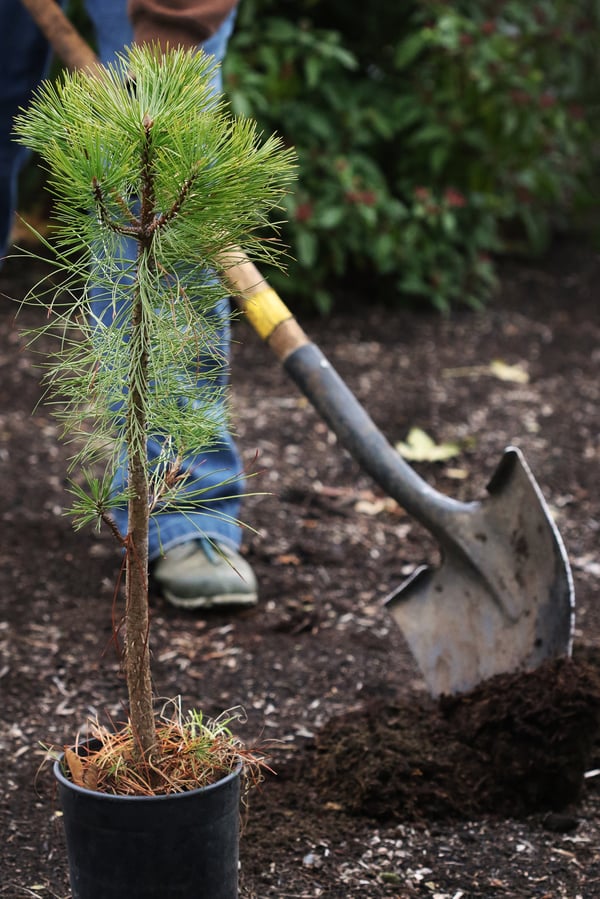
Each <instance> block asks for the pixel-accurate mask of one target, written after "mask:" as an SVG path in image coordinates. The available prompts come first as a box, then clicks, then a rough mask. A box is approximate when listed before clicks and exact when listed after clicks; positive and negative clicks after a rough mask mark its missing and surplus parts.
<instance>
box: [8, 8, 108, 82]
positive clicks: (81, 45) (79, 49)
mask: <svg viewBox="0 0 600 899" xmlns="http://www.w3.org/2000/svg"><path fill="white" fill-rule="evenodd" d="M21 3H22V4H23V6H24V7H25V9H26V10H28V12H29V13H30V15H31V18H32V19H33V20H34V22H35V23H36V25H37V26H38V28H39V29H40V31H41V32H42V34H43V35H44V37H45V38H46V40H47V41H48V43H49V44H50V46H51V47H52V49H53V50H54V52H55V53H56V55H57V56H58V57H59V58H60V59H61V60H62V61H63V63H64V64H65V65H66V66H67V68H68V69H92V70H93V69H95V68H96V67H97V66H98V65H99V61H98V57H97V56H96V54H95V53H94V51H93V50H92V48H91V47H90V45H89V44H88V43H87V41H85V40H84V39H83V38H82V37H81V35H80V34H79V32H78V31H77V29H76V28H75V27H74V26H73V25H72V24H71V22H70V21H69V19H68V18H67V17H66V15H65V14H64V12H63V11H62V9H61V7H60V6H59V5H58V3H54V2H53V0H21Z"/></svg>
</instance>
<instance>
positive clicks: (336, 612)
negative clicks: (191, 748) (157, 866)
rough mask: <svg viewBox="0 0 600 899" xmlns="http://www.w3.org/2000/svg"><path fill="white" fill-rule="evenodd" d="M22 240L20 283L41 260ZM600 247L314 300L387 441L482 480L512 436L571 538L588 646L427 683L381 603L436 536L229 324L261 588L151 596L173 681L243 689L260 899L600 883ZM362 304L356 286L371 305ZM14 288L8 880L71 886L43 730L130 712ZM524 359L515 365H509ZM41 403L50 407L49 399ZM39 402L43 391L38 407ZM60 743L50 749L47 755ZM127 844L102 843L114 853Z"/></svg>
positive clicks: (2, 355)
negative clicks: (451, 687) (463, 295)
mask: <svg viewBox="0 0 600 899" xmlns="http://www.w3.org/2000/svg"><path fill="white" fill-rule="evenodd" d="M39 266H40V267H39V269H38V270H35V271H34V270H32V266H31V264H24V263H23V262H17V261H11V262H10V263H9V264H8V265H7V266H6V267H5V269H4V271H3V272H2V273H1V275H0V279H1V284H0V291H1V292H2V294H4V295H8V296H11V297H13V298H19V297H21V296H22V295H23V294H24V292H25V291H26V289H27V287H28V286H29V285H30V284H31V283H32V281H33V279H34V278H35V276H36V275H38V276H39V274H40V272H41V271H43V263H40V264H39ZM599 276H600V258H598V256H597V254H596V253H595V252H594V251H593V250H591V249H589V248H587V247H585V246H584V245H581V246H578V245H573V244H567V243H565V244H562V245H559V246H557V247H556V248H555V250H554V252H553V253H552V255H551V256H550V257H548V258H547V259H544V260H542V261H540V262H539V263H536V264H531V263H524V262H522V261H521V262H508V263H506V264H505V266H504V269H503V276H502V287H501V292H500V295H499V296H498V298H497V299H496V301H495V302H494V303H492V304H491V305H490V306H488V307H487V308H485V309H483V310H481V311H470V310H457V311H456V312H455V313H453V315H452V316H450V317H448V318H442V317H439V316H437V315H435V314H432V313H427V312H418V311H411V310H393V309H392V308H389V307H386V306H385V303H384V301H385V299H386V298H385V297H377V298H375V299H374V300H373V302H372V303H371V304H370V305H365V302H364V297H363V296H361V294H360V286H359V285H356V284H354V285H348V286H346V287H347V289H348V294H347V296H349V297H350V299H349V300H348V302H347V303H346V304H345V305H343V306H341V307H340V311H338V312H336V313H335V314H334V315H333V316H332V317H330V318H328V319H318V318H316V319H308V320H305V321H304V324H305V327H306V330H307V331H308V332H309V333H310V334H311V336H312V337H313V338H314V339H315V341H316V342H317V344H318V345H319V346H320V347H321V348H322V349H323V350H324V351H325V352H326V354H327V356H328V357H329V358H330V359H331V361H332V362H333V363H334V365H335V366H336V368H337V369H338V371H339V372H340V373H341V375H342V377H344V379H345V380H346V381H347V383H348V384H349V386H350V387H351V388H352V390H353V391H354V392H355V393H356V395H357V396H358V398H359V399H360V400H361V402H363V403H364V405H365V406H366V408H367V409H368V410H369V412H370V414H371V415H372V417H373V418H374V420H375V421H376V423H377V424H378V425H379V426H380V427H381V429H382V430H383V431H384V432H385V433H386V435H387V436H388V437H389V439H390V441H391V442H392V443H395V442H397V441H399V440H405V439H406V435H407V433H408V431H409V429H410V428H411V427H413V426H418V427H420V428H422V429H423V430H425V431H426V432H427V433H428V434H430V435H431V436H432V437H433V438H434V440H435V441H436V442H437V443H440V444H441V443H444V442H451V441H458V442H459V444H460V446H461V452H460V455H459V456H458V457H457V458H455V459H452V460H448V461H446V462H437V463H432V462H416V463H414V464H415V468H416V470H418V472H419V474H421V475H422V476H423V477H424V478H425V479H426V480H427V481H428V482H429V483H431V484H432V486H434V487H436V489H438V490H441V491H443V492H445V493H448V494H450V495H452V496H456V497H457V498H458V499H470V498H478V497H480V496H481V495H482V494H483V493H484V492H485V484H486V483H487V481H488V480H489V478H490V477H491V475H492V473H493V470H494V468H495V466H496V465H497V463H498V462H499V459H500V456H501V453H502V450H503V448H504V447H505V446H507V445H509V444H515V445H518V446H519V447H520V448H521V449H522V450H523V453H524V454H525V457H526V458H527V461H528V463H529V465H530V467H531V468H532V470H533V472H534V473H535V475H536V478H537V480H538V482H539V484H540V487H541V489H542V491H543V493H544V496H545V497H546V499H547V501H548V503H549V505H550V508H551V510H552V513H553V515H554V517H555V519H556V521H557V523H558V526H559V529H560V531H561V534H562V536H563V539H564V541H565V544H566V547H567V550H568V553H569V558H570V561H571V565H572V568H573V575H574V581H575V587H576V597H577V618H576V631H575V651H574V655H573V659H571V660H567V659H560V660H549V661H548V662H546V663H544V664H543V665H541V666H540V667H539V668H537V669H536V670H535V671H532V672H528V673H515V672H512V673H508V674H504V675H499V676H497V677H496V678H493V679H491V680H489V681H485V682H483V683H481V684H479V685H478V686H477V687H476V688H475V689H474V690H473V691H471V692H469V693H467V694H464V695H461V696H453V697H442V698H441V699H440V700H434V699H432V698H431V697H430V696H429V695H428V693H427V691H426V690H425V687H424V683H423V681H422V679H421V676H420V672H419V670H418V668H417V666H416V665H415V662H414V661H413V659H412V657H411V655H410V653H409V651H408V648H407V646H406V644H405V643H404V640H403V637H402V634H401V633H400V632H399V630H398V628H397V627H396V625H395V624H394V623H393V621H391V619H390V618H389V616H388V615H387V613H386V612H385V610H384V608H383V605H382V601H383V599H384V597H385V596H386V595H387V594H388V593H389V591H390V590H391V589H393V588H394V587H395V586H396V585H397V584H398V583H400V582H401V581H402V580H404V579H405V578H406V577H407V576H408V575H409V574H410V573H411V572H412V571H413V570H414V568H415V567H416V566H417V565H419V564H421V563H422V562H424V561H427V562H435V560H436V558H437V548H436V545H435V543H434V542H433V540H432V538H431V537H430V536H429V534H427V533H426V532H425V531H424V530H423V529H422V528H421V527H420V525H418V524H417V523H415V522H414V521H413V520H411V519H410V518H409V517H408V516H407V514H406V513H405V512H404V511H403V510H402V509H401V508H399V507H398V506H397V505H396V504H395V503H394V502H393V501H391V500H390V499H389V498H387V497H385V496H383V495H382V493H381V491H379V490H378V489H377V488H376V487H375V486H374V485H373V483H372V482H371V481H370V480H369V478H368V477H367V476H366V475H365V474H364V473H363V472H361V471H360V470H359V469H358V467H357V466H356V464H355V463H354V462H353V460H352V459H351V458H350V457H349V456H348V454H347V453H346V452H345V451H344V450H343V449H342V448H341V447H340V446H339V445H338V444H337V441H336V439H335V438H334V437H333V436H332V435H331V433H330V432H329V430H328V429H327V427H326V426H325V425H324V424H323V422H322V421H321V420H320V419H319V418H318V416H317V415H316V413H315V412H314V411H313V410H312V409H311V407H310V405H309V404H308V403H307V402H306V400H304V399H303V398H302V397H301V396H299V395H298V393H297V391H296V389H295V388H294V386H293V385H292V384H291V382H289V381H288V380H287V378H286V376H285V374H284V373H283V372H282V371H281V370H280V369H279V368H278V366H277V363H276V362H275V361H273V360H272V359H271V358H269V355H268V352H267V351H266V350H265V349H264V348H263V347H262V346H261V345H260V343H259V341H258V339H257V338H256V337H254V335H252V334H250V333H249V332H248V331H247V330H246V329H245V326H244V325H243V324H242V323H241V322H237V323H236V324H235V345H234V353H233V384H234V392H233V400H234V419H235V425H236V431H237V434H238V440H239V444H240V447H241V448H242V452H243V455H244V459H245V462H246V464H247V466H248V468H249V469H252V470H254V471H256V477H255V478H253V479H252V480H250V481H249V482H248V483H249V490H250V491H251V492H252V494H253V495H251V496H248V497H247V499H246V501H245V505H244V517H245V520H246V521H247V522H248V523H249V525H251V527H252V529H253V530H251V529H249V530H248V532H247V535H246V539H245V545H244V551H245V553H246V554H247V557H248V559H249V561H250V562H251V564H252V565H253V566H254V568H255V570H256V572H257V575H258V577H259V581H260V591H261V595H260V602H259V605H258V607H257V608H256V609H250V610H245V611H241V612H236V613H230V614H221V613H219V614H217V613H214V614H212V613H211V614H204V615H193V614H187V613H182V612H180V611H177V610H175V609H172V608H170V607H168V606H167V605H166V604H165V603H164V601H163V600H162V599H161V598H160V597H159V596H158V595H153V597H152V646H153V654H154V672H155V678H156V690H157V693H158V694H159V695H160V696H165V697H173V696H176V695H181V697H182V701H183V703H184V705H191V706H197V707H202V708H203V709H205V710H206V712H207V713H209V714H217V713H219V712H220V711H221V710H222V709H224V708H234V707H243V709H244V716H245V723H243V724H242V723H241V722H240V727H239V731H240V734H241V736H242V737H244V739H245V740H246V741H247V742H249V743H250V744H261V745H268V746H269V751H270V755H271V764H272V766H273V768H274V770H275V772H276V774H267V776H266V779H265V781H264V783H263V784H262V785H261V786H260V787H259V788H257V789H256V790H254V791H253V792H252V793H251V794H250V796H249V800H248V807H247V809H245V810H244V827H243V836H242V844H241V859H242V866H241V899H270V897H273V899H291V897H293V899H309V897H328V899H349V897H359V896H360V897H361V899H363V897H364V899H379V897H395V899H408V897H430V899H460V897H469V899H471V897H475V899H476V897H485V899H491V897H515V899H522V897H536V899H560V897H564V899H577V897H578V896H580V897H581V899H589V897H593V896H596V895H600V850H599V849H598V846H599V845H600V826H599V822H598V812H599V810H600V790H599V786H600V776H599V775H598V769H600V738H599V714H600V615H599V612H598V604H597V601H596V599H597V595H598V579H599V578H600V563H599V561H598V555H597V545H598V532H599V530H600V499H599V497H598V487H597V485H598V471H599V465H598V463H599V460H600V444H599V440H598V421H599V420H600V379H599V378H598V371H599V362H600V320H599V317H598V302H597V287H596V285H597V283H598V278H599ZM359 301H360V302H359ZM44 315H45V311H44V310H43V309H41V308H28V309H26V310H24V311H23V313H22V315H21V317H20V321H19V323H16V322H15V307H14V303H12V302H11V301H9V300H8V299H6V298H4V297H3V298H0V399H1V403H0V477H1V483H2V485H3V486H2V503H1V504H0V516H1V519H2V541H1V544H0V558H1V564H0V647H1V653H2V654H1V656H0V689H1V691H2V692H1V695H2V704H1V710H0V775H1V781H0V782H1V783H2V788H1V789H0V822H1V823H0V826H1V832H2V834H3V841H2V842H3V846H2V852H1V854H0V896H2V897H5V896H6V897H9V899H13V897H14V899H18V897H26V896H32V895H33V896H40V897H45V899H49V897H53V899H56V897H59V899H66V897H68V896H69V888H68V879H67V872H66V860H65V851H64V843H63V837H62V830H61V824H60V810H59V809H58V807H57V804H56V796H55V789H54V785H53V782H52V777H51V774H50V772H49V769H48V767H47V766H44V765H43V757H44V750H43V748H42V746H41V745H40V744H41V743H44V744H53V745H58V746H61V745H64V744H66V743H68V742H69V741H70V740H72V738H73V735H74V734H75V732H76V731H77V729H78V728H79V727H81V726H83V725H84V722H85V720H86V718H87V717H88V716H89V715H90V714H95V713H97V714H99V715H100V717H103V716H104V717H105V718H107V719H108V718H110V717H112V718H116V719H118V718H119V716H122V714H123V701H124V684H123V677H122V671H121V666H120V660H119V657H118V654H117V653H116V652H115V650H114V646H113V641H112V640H111V636H112V619H111V606H112V601H113V594H114V585H115V579H116V576H117V573H118V567H119V559H118V553H115V549H114V546H113V544H112V542H111V538H110V535H108V534H100V535H98V534H95V533H88V532H86V531H80V532H74V531H73V530H72V527H71V524H70V522H69V520H68V519H67V518H65V517H64V515H63V513H62V508H63V506H64V504H65V481H66V470H67V465H68V456H69V454H70V449H69V447H68V446H65V445H64V444H62V443H61V442H60V440H59V433H58V427H57V424H56V422H55V421H54V420H53V419H52V417H51V415H50V414H49V410H48V408H47V407H45V406H43V405H41V406H38V405H37V404H38V403H39V400H40V396H41V387H40V372H39V369H38V368H37V367H36V365H35V361H36V360H35V357H34V355H33V354H32V352H31V350H30V349H29V348H27V346H26V345H25V341H24V340H23V338H22V336H21V335H20V328H23V327H30V326H34V325H35V324H36V323H40V322H41V321H43V319H44ZM498 359H500V360H502V361H503V362H504V363H506V365H512V366H518V368H519V369H521V370H523V371H525V372H526V373H527V376H528V378H527V380H522V381H520V382H517V381H503V380H501V379H500V378H498V377H497V376H495V375H494V374H493V373H492V371H491V370H490V363H491V362H492V361H493V360H498ZM34 410H35V411H34ZM32 413H33V414H32ZM40 766H41V767H40ZM107 863H109V860H107Z"/></svg>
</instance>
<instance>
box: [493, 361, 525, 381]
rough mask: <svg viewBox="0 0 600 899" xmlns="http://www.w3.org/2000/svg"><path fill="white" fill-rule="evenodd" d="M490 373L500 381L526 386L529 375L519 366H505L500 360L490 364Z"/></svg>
mask: <svg viewBox="0 0 600 899" xmlns="http://www.w3.org/2000/svg"><path fill="white" fill-rule="evenodd" d="M490 373H491V374H492V375H494V377H496V378H498V379H499V380H500V381H513V382H514V383H515V384H528V383H529V374H528V372H526V371H525V369H524V368H523V367H522V366H521V365H507V364H506V362H503V361H502V359H494V360H493V361H492V362H490Z"/></svg>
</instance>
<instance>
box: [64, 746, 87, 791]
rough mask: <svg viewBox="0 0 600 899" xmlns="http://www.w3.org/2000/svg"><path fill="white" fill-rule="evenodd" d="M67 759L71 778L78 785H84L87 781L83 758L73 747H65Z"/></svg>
mask: <svg viewBox="0 0 600 899" xmlns="http://www.w3.org/2000/svg"><path fill="white" fill-rule="evenodd" d="M65 761H66V763H67V766H68V768H69V771H70V772H71V779H72V781H73V783H74V784H75V785H76V786H78V787H84V786H85V783H84V780H83V762H82V761H81V758H80V757H79V756H78V755H77V753H76V752H73V750H72V749H65Z"/></svg>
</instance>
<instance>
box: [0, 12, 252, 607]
mask: <svg viewBox="0 0 600 899" xmlns="http://www.w3.org/2000/svg"><path fill="white" fill-rule="evenodd" d="M237 2H238V0H85V3H86V9H87V14H88V16H89V18H90V21H91V23H92V25H93V28H94V32H95V39H96V47H97V53H98V56H99V58H100V61H101V62H102V63H104V64H107V63H110V62H112V61H114V59H115V55H116V54H117V53H118V52H119V51H120V50H122V49H123V48H124V47H125V46H127V45H129V44H131V43H132V42H137V43H149V42H153V43H154V42H158V43H159V44H160V45H161V46H163V47H167V46H169V47H184V48H195V47H199V48H201V49H202V50H203V51H204V52H205V53H207V54H209V55H211V56H213V57H214V58H215V60H216V61H217V62H218V63H221V61H222V60H223V58H224V55H225V51H226V48H227V43H228V40H229V38H230V36H231V33H232V31H233V27H234V22H235V15H236V8H237ZM1 18H2V21H0V55H1V58H2V60H3V66H4V77H3V79H2V82H1V86H0V256H2V257H4V256H5V253H6V249H7V247H8V245H9V242H10V233H11V227H12V223H13V217H14V210H15V207H16V201H17V181H18V175H19V172H20V170H21V168H22V165H23V162H24V160H25V158H26V152H25V151H24V149H23V148H22V147H20V146H19V145H18V144H17V143H15V141H14V140H13V139H12V127H13V118H14V116H15V115H16V113H17V112H18V110H19V108H20V107H24V106H26V105H27V102H28V99H29V97H30V96H31V93H32V91H33V90H34V89H35V88H36V86H37V85H38V84H39V82H40V81H41V80H42V78H43V77H44V76H45V75H46V73H47V70H48V64H49V59H50V56H51V50H50V48H49V47H48V45H47V42H46V41H45V39H44V37H43V35H42V34H41V32H40V31H39V29H38V28H37V26H36V25H35V23H34V22H33V19H32V18H31V16H30V14H29V13H28V12H27V10H26V9H25V7H23V5H22V4H21V2H20V0H2V12H1ZM211 87H212V90H213V91H214V93H215V94H218V93H220V92H221V91H222V79H221V70H220V67H215V69H214V72H213V80H212V84H211ZM127 256H128V253H127V251H126V248H125V249H124V252H123V258H127ZM91 301H92V309H93V314H94V316H95V318H96V320H97V321H102V320H103V317H104V316H106V315H109V314H112V311H111V303H110V298H109V297H106V296H103V295H102V293H100V292H99V291H98V290H96V291H94V290H92V293H91ZM214 314H215V315H217V316H218V324H219V329H218V330H219V338H220V346H219V354H220V355H221V356H222V357H223V358H228V351H229V319H228V306H227V304H224V305H222V306H220V307H218V308H216V309H215V311H214ZM226 378H227V373H226V372H223V373H222V374H221V375H220V376H219V378H218V379H217V381H216V386H217V388H219V387H221V386H222V385H223V383H224V382H225V380H226ZM200 385H201V382H199V386H200ZM158 449H159V446H158V443H157V442H156V441H154V440H153V439H152V438H151V439H150V440H149V453H150V455H151V456H152V455H153V454H155V453H157V452H158ZM241 467H242V466H241V462H240V459H239V455H238V452H237V448H236V446H235V443H234V441H233V439H232V437H231V434H230V433H229V432H228V431H224V433H223V434H222V436H221V437H220V440H219V443H218V444H217V445H216V446H215V447H211V449H210V451H207V452H205V453H202V454H201V455H198V456H193V457H191V458H186V459H185V460H184V463H183V468H184V470H185V472H186V474H187V481H186V484H187V485H189V489H193V488H194V487H195V486H196V487H198V486H199V487H201V488H202V490H203V494H202V506H201V507H200V506H198V508H197V510H194V511H191V512H190V511H189V510H187V509H186V512H185V514H183V513H178V512H177V511H171V512H167V513H164V514H162V515H161V516H160V525H157V523H156V521H153V522H152V525H151V530H150V545H149V555H150V560H151V563H152V573H153V576H154V579H155V581H156V583H157V585H158V586H159V588H160V589H161V591H162V593H163V595H164V597H165V599H166V600H167V601H168V602H170V603H172V604H173V605H175V606H178V607H182V608H188V609H202V608H211V607H215V606H228V605H253V604H255V603H256V602H257V583H256V578H255V575H254V572H253V571H252V569H251V567H250V565H249V564H248V562H247V561H246V560H245V559H244V558H243V556H242V555H241V554H240V545H241V527H240V524H239V508H240V502H241V493H242V490H243V480H242V479H241V478H239V477H237V476H238V475H239V474H240V472H241ZM125 477H126V473H125V472H123V471H121V472H120V473H119V474H118V476H117V479H119V478H120V479H121V480H122V479H123V478H125ZM232 478H233V482H231V481H230V480H229V479H232ZM228 481H229V483H227V482H228ZM207 491H208V492H207ZM114 517H115V520H116V523H117V525H118V527H119V530H120V531H121V533H122V534H125V533H126V532H127V510H126V509H118V510H116V512H115V516H114Z"/></svg>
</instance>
